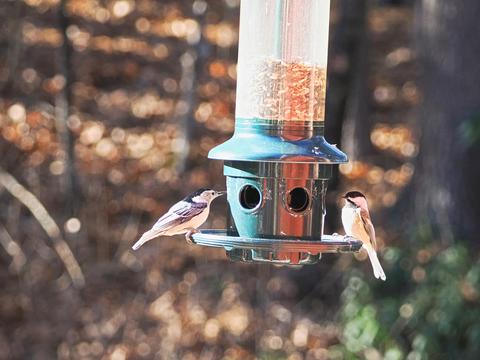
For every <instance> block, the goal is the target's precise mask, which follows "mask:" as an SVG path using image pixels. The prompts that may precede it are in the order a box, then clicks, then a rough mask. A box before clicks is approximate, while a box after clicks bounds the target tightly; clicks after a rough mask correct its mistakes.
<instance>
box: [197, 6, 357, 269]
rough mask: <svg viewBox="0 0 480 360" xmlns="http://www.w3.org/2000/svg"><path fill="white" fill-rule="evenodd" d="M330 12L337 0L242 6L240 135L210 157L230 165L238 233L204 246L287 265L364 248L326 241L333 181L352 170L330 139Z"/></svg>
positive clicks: (203, 241) (211, 235)
mask: <svg viewBox="0 0 480 360" xmlns="http://www.w3.org/2000/svg"><path fill="white" fill-rule="evenodd" d="M329 9H330V3H329V1H328V0H322V1H319V0H284V1H277V0H264V1H258V0H242V2H241V15H240V42H239V58H238V66H237V69H238V76H237V78H238V83H237V103H236V113H235V116H236V121H235V133H234V135H233V137H232V138H231V139H230V140H228V141H227V142H225V143H223V144H221V145H219V146H217V147H216V148H214V149H212V150H211V151H210V153H209V157H210V158H211V159H218V160H223V161H224V174H225V175H226V177H227V198H228V203H229V205H230V209H231V217H232V223H233V224H234V227H233V228H232V229H229V231H201V232H199V233H196V234H194V235H193V236H192V237H193V240H192V241H194V242H195V243H197V244H199V245H206V246H217V247H224V248H225V249H226V250H227V255H228V257H229V258H230V259H232V260H238V261H247V262H270V263H279V264H313V263H315V262H317V261H318V260H319V259H320V255H321V253H323V252H351V251H358V250H359V249H360V247H361V243H360V242H359V241H357V240H355V239H351V238H349V239H344V238H343V237H339V236H335V237H332V236H324V235H323V224H324V217H325V196H326V191H327V182H328V179H329V178H330V177H331V174H332V170H333V166H334V165H336V164H341V163H345V162H347V156H346V155H345V154H344V153H343V152H341V151H340V150H339V149H337V148H336V147H335V146H332V145H330V144H329V143H328V142H327V141H326V140H325V138H324V137H323V132H324V113H325V95H326V68H327V49H328V27H329Z"/></svg>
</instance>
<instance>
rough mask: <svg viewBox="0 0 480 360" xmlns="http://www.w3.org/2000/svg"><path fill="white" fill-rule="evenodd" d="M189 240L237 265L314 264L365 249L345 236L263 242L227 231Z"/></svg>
mask: <svg viewBox="0 0 480 360" xmlns="http://www.w3.org/2000/svg"><path fill="white" fill-rule="evenodd" d="M189 240H190V241H191V242H192V243H194V244H197V245H202V246H210V247H223V248H224V249H225V250H226V251H227V256H228V257H229V258H230V259H231V260H234V261H245V262H270V263H281V264H292V265H305V264H314V263H316V262H317V261H318V260H319V259H320V255H321V254H322V253H349V252H357V251H359V250H360V248H361V247H362V242H361V241H359V240H357V239H355V238H352V237H348V236H342V235H324V236H323V237H322V240H320V241H319V240H301V239H288V238H286V239H261V238H244V237H240V236H238V235H235V234H234V235H231V234H230V233H228V234H227V231H226V230H200V231H198V232H196V233H194V234H192V235H191V236H190V238H189ZM294 254H296V255H294Z"/></svg>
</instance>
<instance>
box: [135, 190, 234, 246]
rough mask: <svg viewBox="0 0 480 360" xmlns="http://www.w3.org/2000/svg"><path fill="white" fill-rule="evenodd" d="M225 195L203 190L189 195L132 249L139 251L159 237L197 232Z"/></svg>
mask: <svg viewBox="0 0 480 360" xmlns="http://www.w3.org/2000/svg"><path fill="white" fill-rule="evenodd" d="M225 193H226V192H225V191H215V190H212V189H206V188H203V189H199V190H197V191H195V192H193V193H192V194H190V195H188V196H187V197H186V198H185V199H183V200H181V201H179V202H178V203H176V204H175V205H173V206H172V207H171V208H170V209H169V210H168V212H167V213H166V214H165V215H163V216H162V217H161V218H160V219H159V220H158V221H157V222H156V223H155V224H154V225H153V227H152V228H151V229H150V230H148V231H146V232H145V233H144V234H143V235H142V237H141V238H140V239H138V241H137V242H136V243H135V244H134V245H133V246H132V249H133V250H137V249H138V248H139V247H140V246H142V245H143V244H145V243H146V242H147V241H150V240H152V239H154V238H156V237H158V236H162V235H165V236H172V235H177V234H187V233H189V232H195V231H196V229H197V228H198V227H200V226H201V225H202V224H203V223H204V222H205V221H206V220H207V218H208V215H209V213H210V203H211V202H212V201H213V200H214V199H215V198H217V197H219V196H221V195H224V194H225Z"/></svg>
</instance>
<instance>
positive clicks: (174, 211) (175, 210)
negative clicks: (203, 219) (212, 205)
mask: <svg viewBox="0 0 480 360" xmlns="http://www.w3.org/2000/svg"><path fill="white" fill-rule="evenodd" d="M206 207H207V203H190V202H187V201H180V202H178V203H176V204H175V205H173V206H172V207H171V208H170V210H168V212H167V213H166V214H165V215H163V216H162V217H161V218H160V219H159V220H158V221H157V222H156V223H155V224H154V225H153V227H152V230H156V231H163V230H166V229H168V228H170V227H172V226H175V225H178V224H182V223H184V222H185V221H188V220H190V219H191V218H192V217H194V216H197V215H198V214H200V213H201V212H202V211H203V210H205V208H206Z"/></svg>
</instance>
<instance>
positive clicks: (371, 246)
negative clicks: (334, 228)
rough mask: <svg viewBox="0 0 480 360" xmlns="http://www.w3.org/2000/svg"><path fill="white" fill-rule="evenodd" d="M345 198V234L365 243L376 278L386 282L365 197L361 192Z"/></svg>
mask: <svg viewBox="0 0 480 360" xmlns="http://www.w3.org/2000/svg"><path fill="white" fill-rule="evenodd" d="M343 198H344V199H345V205H344V206H343V208H342V223H343V228H344V230H345V234H346V235H347V236H352V237H354V238H356V239H358V240H360V241H361V242H362V243H363V248H364V249H365V250H367V253H368V257H369V259H370V262H371V263H372V267H373V274H374V276H375V278H377V279H382V280H383V281H385V280H386V279H387V277H386V276H385V272H384V271H383V268H382V265H380V261H379V260H378V256H377V251H376V250H377V242H376V239H375V228H374V227H373V223H372V220H371V218H370V212H369V211H368V204H367V199H366V197H365V195H363V194H362V193H361V192H360V191H350V192H347V193H346V194H345V195H344V196H343Z"/></svg>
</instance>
